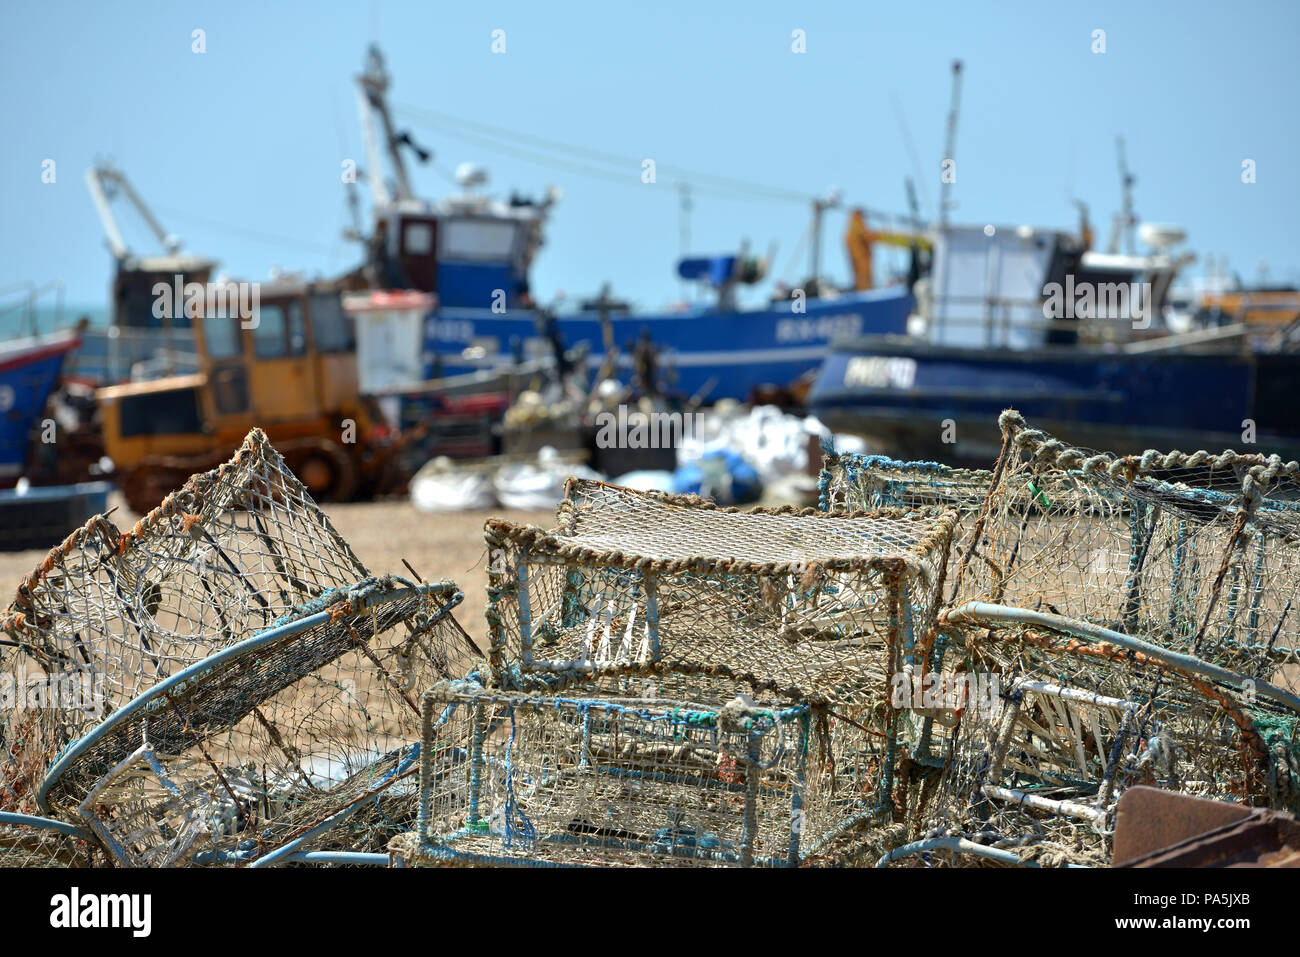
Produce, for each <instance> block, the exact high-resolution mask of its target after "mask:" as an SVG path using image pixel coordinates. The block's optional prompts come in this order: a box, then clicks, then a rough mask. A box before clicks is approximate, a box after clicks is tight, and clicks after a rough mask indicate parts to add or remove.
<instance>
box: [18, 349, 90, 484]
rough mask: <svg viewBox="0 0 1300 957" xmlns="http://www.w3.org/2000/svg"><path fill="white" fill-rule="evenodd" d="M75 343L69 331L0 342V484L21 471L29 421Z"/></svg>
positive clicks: (32, 420) (41, 408)
mask: <svg viewBox="0 0 1300 957" xmlns="http://www.w3.org/2000/svg"><path fill="white" fill-rule="evenodd" d="M76 344H77V339H76V337H75V336H73V335H71V334H67V335H59V336H50V337H41V338H32V339H24V340H15V341H11V342H6V343H0V485H12V484H13V483H14V481H15V480H16V479H17V478H18V476H19V475H21V474H22V470H23V466H24V465H25V464H26V457H27V444H28V439H29V438H30V436H31V429H32V425H33V424H34V423H35V421H36V419H37V418H38V417H39V416H41V415H42V414H44V412H45V403H46V401H47V400H48V399H49V397H50V393H51V392H53V391H54V387H55V385H56V384H57V383H58V381H59V375H60V373H61V372H62V371H63V360H64V358H65V357H66V356H67V354H68V352H69V350H71V349H72V348H74V347H75V346H76Z"/></svg>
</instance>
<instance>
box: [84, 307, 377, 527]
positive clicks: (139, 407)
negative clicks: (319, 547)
mask: <svg viewBox="0 0 1300 957" xmlns="http://www.w3.org/2000/svg"><path fill="white" fill-rule="evenodd" d="M229 285H232V286H233V285H234V284H229ZM205 286H206V287H207V290H208V291H207V292H206V296H204V295H196V296H193V297H190V298H187V299H186V300H185V302H184V303H179V302H178V303H177V304H176V305H177V309H178V310H179V309H181V308H184V309H185V310H186V312H185V318H186V319H187V320H188V325H190V326H191V327H192V328H193V329H194V349H195V350H196V352H197V354H198V355H197V368H198V371H197V372H195V373H191V374H183V375H171V376H167V377H165V378H161V379H153V380H150V381H143V382H129V383H125V384H121V385H112V386H107V387H105V388H102V389H100V390H98V392H97V393H96V396H97V398H98V402H99V410H100V423H101V428H102V432H103V438H104V450H105V452H106V453H107V454H108V456H109V457H110V458H111V459H112V460H113V462H114V464H115V465H116V467H117V475H118V484H119V485H120V487H121V489H122V492H123V494H124V495H125V496H126V500H127V503H128V504H129V505H130V506H131V508H133V509H135V510H136V511H138V512H145V511H147V510H148V509H150V508H152V507H153V506H155V505H157V504H158V502H159V501H161V500H162V498H163V496H164V495H166V494H167V493H168V492H169V491H171V490H172V489H174V488H176V487H178V486H179V485H181V484H182V483H183V482H184V480H185V479H186V478H188V477H189V475H191V474H192V473H194V472H199V471H204V470H206V469H210V468H214V467H215V466H216V465H218V464H219V463H221V462H222V461H224V460H225V459H227V458H229V456H230V455H231V454H232V453H233V451H234V450H235V449H236V448H237V447H238V445H239V443H240V441H241V440H242V439H243V437H244V435H245V434H246V433H247V432H248V430H249V429H250V428H252V427H253V426H258V427H260V428H261V429H263V430H264V431H265V432H266V434H267V435H268V436H269V437H270V438H271V441H272V442H274V443H275V446H276V448H277V449H279V450H280V452H281V453H282V454H283V455H284V457H285V460H286V463H287V464H288V465H289V467H290V468H291V469H293V471H294V472H295V473H296V474H297V475H298V476H299V478H301V479H302V481H303V483H304V484H305V485H306V486H307V488H308V489H309V490H310V491H311V493H312V495H313V496H314V497H315V498H317V499H318V500H321V501H346V500H348V499H350V498H352V497H353V496H355V495H356V494H357V493H359V492H362V491H370V492H378V491H383V490H384V489H385V488H386V487H387V486H388V485H389V484H391V482H392V479H393V473H394V472H395V470H396V454H397V451H398V441H397V438H396V437H395V436H394V435H393V434H392V433H391V432H390V431H389V429H388V428H387V426H386V424H385V423H384V421H383V418H382V415H381V414H380V413H379V412H378V410H377V409H376V408H375V406H374V405H373V403H371V402H370V401H369V400H367V399H365V398H363V397H362V396H361V394H360V392H359V390H358V381H357V357H356V344H355V335H354V331H353V327H352V324H351V323H352V320H351V319H350V318H349V317H348V316H347V315H346V314H345V313H344V311H343V308H342V304H341V302H340V299H339V294H338V292H337V290H335V289H332V288H329V287H324V286H313V285H311V284H309V283H303V282H299V281H278V282H275V283H263V284H258V285H257V286H256V295H255V296H253V297H249V296H247V295H244V296H243V297H242V299H241V298H240V296H239V295H237V294H235V293H234V292H233V291H232V292H231V293H230V294H229V295H224V296H223V295H222V290H221V289H220V288H218V290H217V294H216V296H214V295H213V292H212V291H211V290H212V289H213V286H214V284H211V283H209V284H205ZM214 298H215V299H216V308H214ZM250 298H251V299H252V300H253V306H252V308H251V309H247V308H244V309H241V308H233V309H231V308H227V307H228V306H229V305H230V304H231V303H232V302H233V303H241V302H242V303H243V304H244V305H247V300H248V299H250Z"/></svg>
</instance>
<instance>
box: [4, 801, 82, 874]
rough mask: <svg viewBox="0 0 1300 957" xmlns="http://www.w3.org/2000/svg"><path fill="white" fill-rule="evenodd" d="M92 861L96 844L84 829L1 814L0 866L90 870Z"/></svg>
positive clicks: (28, 817)
mask: <svg viewBox="0 0 1300 957" xmlns="http://www.w3.org/2000/svg"><path fill="white" fill-rule="evenodd" d="M94 862H95V844H94V841H93V839H92V838H91V835H90V834H89V833H88V832H87V831H85V830H84V829H82V828H79V827H77V826H75V825H72V824H68V823H67V822H65V821H56V820H54V819H52V818H47V817H38V816H36V815H32V814H16V813H13V812H9V811H0V867H90V866H92V865H93V864H94Z"/></svg>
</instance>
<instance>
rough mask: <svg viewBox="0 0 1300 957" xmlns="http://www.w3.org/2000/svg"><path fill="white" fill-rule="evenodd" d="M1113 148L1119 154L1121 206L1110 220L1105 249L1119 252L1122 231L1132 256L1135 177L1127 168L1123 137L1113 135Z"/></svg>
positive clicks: (1135, 219)
mask: <svg viewBox="0 0 1300 957" xmlns="http://www.w3.org/2000/svg"><path fill="white" fill-rule="evenodd" d="M1115 149H1116V152H1117V153H1118V154H1119V185H1120V191H1121V195H1122V197H1123V206H1122V208H1121V211H1120V212H1119V213H1116V214H1115V218H1114V220H1112V221H1111V227H1110V243H1109V244H1108V248H1107V250H1106V251H1107V252H1110V253H1117V252H1119V237H1120V233H1123V234H1124V249H1125V251H1126V252H1128V254H1129V255H1130V256H1132V255H1133V254H1134V247H1133V227H1134V226H1136V225H1137V214H1135V213H1134V212H1133V184H1134V183H1136V182H1137V177H1136V176H1134V175H1133V173H1132V172H1131V171H1130V170H1129V168H1128V160H1127V159H1126V158H1125V156H1124V137H1122V136H1117V137H1115Z"/></svg>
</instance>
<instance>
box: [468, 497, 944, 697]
mask: <svg viewBox="0 0 1300 957" xmlns="http://www.w3.org/2000/svg"><path fill="white" fill-rule="evenodd" d="M956 518H957V516H956V513H955V512H953V511H946V512H941V511H938V510H911V511H909V510H902V509H894V510H882V511H877V512H874V513H871V514H862V513H856V514H853V515H845V516H840V515H824V514H820V513H818V512H816V511H813V510H805V511H798V510H793V509H786V510H780V509H778V510H762V509H755V510H752V511H747V512H741V511H739V510H735V509H719V508H716V507H714V506H713V505H712V504H709V503H704V502H701V501H700V500H699V499H693V498H688V497H680V496H668V495H661V494H655V493H644V494H643V493H638V492H633V491H631V490H628V489H622V488H618V487H615V486H610V485H605V484H603V483H599V482H587V481H582V482H577V481H573V482H571V483H570V486H569V489H568V494H567V495H566V499H565V501H564V502H563V503H562V505H561V508H560V522H559V527H558V528H557V529H555V530H554V531H552V532H545V531H542V530H541V529H538V528H531V527H521V526H516V525H512V524H510V523H508V522H502V521H495V520H490V521H489V522H488V523H487V540H488V546H489V562H490V564H489V609H488V626H489V638H490V640H491V652H490V660H491V662H492V665H493V669H494V671H495V672H496V673H497V674H498V675H501V674H504V673H505V672H507V671H508V670H509V669H510V668H511V667H517V668H519V669H522V670H523V671H525V672H573V673H579V674H588V675H600V674H611V673H624V672H635V671H637V670H638V669H643V668H645V667H648V666H650V665H656V664H671V665H672V666H673V667H675V668H677V669H679V670H686V671H692V670H695V671H701V670H703V671H707V672H709V673H710V674H714V675H719V676H724V677H731V678H737V679H741V680H744V681H747V682H749V683H750V684H751V685H752V686H753V687H754V688H755V689H756V690H758V691H765V692H772V693H778V694H782V695H786V696H789V697H790V698H792V699H793V700H805V701H809V702H812V703H815V704H816V703H830V704H834V705H843V706H847V707H850V708H867V707H871V706H873V705H874V703H876V702H877V701H878V700H879V699H880V697H881V696H882V694H883V689H884V688H885V685H886V676H887V675H888V674H890V673H891V672H892V671H893V670H896V668H897V666H898V665H899V662H900V661H901V658H902V657H903V656H904V655H906V654H907V653H908V649H910V648H911V647H912V646H913V645H914V644H915V643H916V642H918V641H919V640H920V636H925V635H927V634H928V632H929V631H930V629H931V627H932V624H933V620H934V615H935V612H936V610H937V607H936V603H937V599H938V594H939V589H940V587H941V583H942V578H943V570H944V562H945V559H946V556H947V550H948V546H949V542H950V540H951V536H952V530H953V527H954V525H955V523H956Z"/></svg>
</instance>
